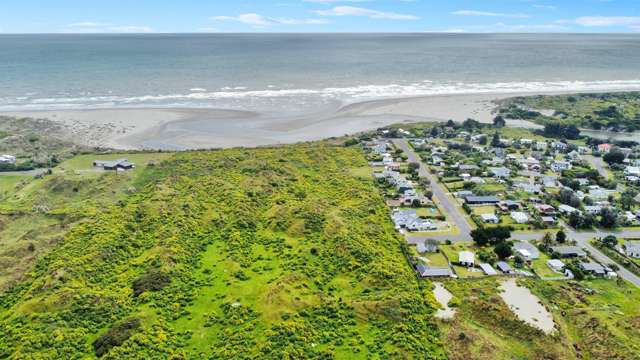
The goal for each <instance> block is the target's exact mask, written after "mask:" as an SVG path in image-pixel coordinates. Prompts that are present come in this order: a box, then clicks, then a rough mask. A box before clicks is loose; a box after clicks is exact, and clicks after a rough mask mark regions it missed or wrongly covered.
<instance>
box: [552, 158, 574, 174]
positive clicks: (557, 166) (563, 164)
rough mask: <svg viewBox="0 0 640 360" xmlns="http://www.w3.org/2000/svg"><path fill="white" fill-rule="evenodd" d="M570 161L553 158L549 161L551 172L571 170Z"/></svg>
mask: <svg viewBox="0 0 640 360" xmlns="http://www.w3.org/2000/svg"><path fill="white" fill-rule="evenodd" d="M571 167H572V166H571V163H570V162H568V161H559V160H555V161H554V162H552V163H551V170H552V171H553V172H561V171H565V170H571Z"/></svg>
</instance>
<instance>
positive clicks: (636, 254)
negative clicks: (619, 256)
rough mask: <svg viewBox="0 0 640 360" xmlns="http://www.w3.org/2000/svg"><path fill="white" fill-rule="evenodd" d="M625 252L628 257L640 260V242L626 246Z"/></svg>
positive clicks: (629, 243) (628, 243)
mask: <svg viewBox="0 0 640 360" xmlns="http://www.w3.org/2000/svg"><path fill="white" fill-rule="evenodd" d="M624 252H625V254H626V255H627V256H628V257H632V258H634V259H640V242H630V241H628V242H627V243H625V244H624Z"/></svg>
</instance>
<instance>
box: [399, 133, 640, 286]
mask: <svg viewBox="0 0 640 360" xmlns="http://www.w3.org/2000/svg"><path fill="white" fill-rule="evenodd" d="M393 143H394V144H395V146H397V147H398V148H399V149H402V151H404V153H405V154H406V155H407V157H408V160H409V162H415V163H418V164H420V167H419V169H418V174H419V175H420V177H424V178H426V179H428V180H429V182H430V184H431V190H432V191H433V195H434V196H435V197H436V198H437V199H438V202H439V203H440V205H441V206H442V208H443V209H442V210H443V211H444V212H445V216H446V217H447V221H449V222H452V223H453V224H455V225H456V226H457V227H458V229H460V233H459V234H457V235H438V236H428V235H411V234H406V235H405V238H406V240H407V242H408V243H409V244H414V245H415V244H417V243H420V242H424V241H425V240H427V239H434V240H437V241H446V240H450V241H452V242H456V241H471V226H470V225H469V223H468V222H467V220H466V218H465V216H464V214H462V211H461V210H460V208H459V207H458V206H456V204H455V203H454V202H453V201H452V200H451V198H450V197H448V196H447V191H446V189H445V188H444V187H443V186H442V185H441V184H440V183H439V182H438V180H437V179H436V177H435V176H433V175H432V174H431V173H430V172H429V169H428V168H427V166H426V165H425V164H424V163H423V162H422V159H420V157H419V156H418V154H416V152H415V151H414V150H413V148H412V147H411V146H410V145H409V143H408V141H407V140H406V139H393ZM591 158H593V159H587V161H589V162H590V163H592V164H593V165H594V167H595V168H596V169H598V172H600V174H603V176H607V171H606V169H605V168H604V162H603V161H602V159H601V158H594V157H591ZM592 161H593V162H592ZM561 226H562V228H563V229H564V231H565V233H566V234H567V237H568V238H569V239H572V240H575V241H576V242H577V243H578V245H579V246H580V247H582V248H584V249H586V250H588V251H589V252H590V253H591V255H592V256H593V258H594V259H596V260H598V261H600V262H602V263H604V264H616V265H617V266H618V267H619V270H618V271H617V273H618V276H620V277H621V278H623V279H625V280H627V281H629V282H631V283H632V284H634V285H635V286H637V287H640V277H639V276H637V275H635V274H634V273H632V272H630V271H628V270H626V269H625V268H624V267H622V266H621V265H620V264H618V263H616V262H615V261H613V260H611V258H609V257H608V256H607V255H605V254H604V253H602V252H601V251H600V250H598V249H597V248H595V247H594V246H593V245H591V244H590V243H589V241H591V240H592V239H595V238H603V237H606V236H608V235H614V236H616V237H623V238H640V230H624V231H617V232H614V231H603V230H600V229H598V230H595V231H588V232H582V231H580V232H578V231H575V230H574V229H572V228H571V227H569V226H566V225H565V224H561ZM544 235H545V233H544V232H533V233H513V234H512V236H511V239H512V240H523V241H531V240H540V239H542V238H543V237H544Z"/></svg>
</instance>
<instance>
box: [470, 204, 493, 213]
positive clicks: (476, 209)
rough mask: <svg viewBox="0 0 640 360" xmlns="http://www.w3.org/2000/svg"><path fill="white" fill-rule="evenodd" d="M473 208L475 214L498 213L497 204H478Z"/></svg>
mask: <svg viewBox="0 0 640 360" xmlns="http://www.w3.org/2000/svg"><path fill="white" fill-rule="evenodd" d="M471 210H473V214H475V215H482V214H495V213H496V207H495V206H477V207H475V206H474V207H472V208H471Z"/></svg>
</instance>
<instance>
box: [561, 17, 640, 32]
mask: <svg viewBox="0 0 640 360" xmlns="http://www.w3.org/2000/svg"><path fill="white" fill-rule="evenodd" d="M558 23H560V24H576V25H581V26H590V27H593V26H627V27H630V28H632V29H637V28H638V27H640V17H638V16H583V17H579V18H576V19H573V20H560V21H558Z"/></svg>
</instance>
